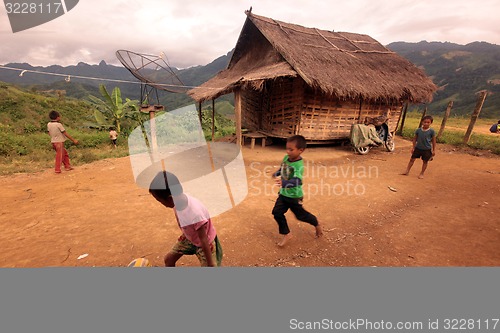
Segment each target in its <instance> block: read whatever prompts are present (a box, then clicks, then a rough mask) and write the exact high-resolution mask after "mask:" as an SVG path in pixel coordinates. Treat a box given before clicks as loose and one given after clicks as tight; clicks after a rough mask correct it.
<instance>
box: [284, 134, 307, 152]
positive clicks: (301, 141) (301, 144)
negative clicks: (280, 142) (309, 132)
mask: <svg viewBox="0 0 500 333" xmlns="http://www.w3.org/2000/svg"><path fill="white" fill-rule="evenodd" d="M286 142H293V143H295V147H297V148H298V149H306V147H307V141H306V138H304V137H303V136H302V135H294V136H291V137H289V138H288V139H286Z"/></svg>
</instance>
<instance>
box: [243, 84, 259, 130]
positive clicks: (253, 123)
mask: <svg viewBox="0 0 500 333" xmlns="http://www.w3.org/2000/svg"><path fill="white" fill-rule="evenodd" d="M241 110H242V112H241V126H242V128H246V129H248V130H250V131H258V130H260V127H261V124H262V114H263V112H264V110H263V108H262V94H261V93H259V92H258V91H255V90H250V89H246V90H243V91H242V92H241Z"/></svg>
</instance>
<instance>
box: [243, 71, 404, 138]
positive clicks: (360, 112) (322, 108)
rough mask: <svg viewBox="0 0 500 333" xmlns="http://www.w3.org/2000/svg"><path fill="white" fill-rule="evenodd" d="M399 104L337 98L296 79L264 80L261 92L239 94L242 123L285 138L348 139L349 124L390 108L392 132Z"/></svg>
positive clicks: (390, 127) (374, 115) (248, 91)
mask: <svg viewBox="0 0 500 333" xmlns="http://www.w3.org/2000/svg"><path fill="white" fill-rule="evenodd" d="M401 109H402V104H401V103H399V102H395V103H394V104H388V103H387V102H385V103H384V102H367V101H363V102H360V101H359V100H340V99H338V98H335V97H328V96H325V95H323V94H319V93H315V92H314V91H312V90H311V89H307V88H306V85H305V83H304V81H303V80H301V79H299V78H295V79H293V78H289V79H278V80H273V81H268V82H267V83H266V85H265V88H264V90H263V91H261V92H257V91H255V90H249V89H247V90H244V91H243V93H242V126H243V128H247V129H249V130H250V131H260V132H263V133H266V134H267V135H269V136H271V137H279V138H287V137H289V136H292V135H295V134H300V135H303V136H304V137H305V138H306V139H307V140H309V141H318V142H322V141H325V142H327V141H333V140H339V139H348V138H349V135H350V131H351V126H352V125H353V124H358V123H363V122H364V120H365V117H377V116H380V115H383V114H384V113H386V112H387V111H388V110H389V111H390V113H389V116H390V122H389V129H390V131H391V132H392V131H394V130H395V129H396V126H397V122H398V120H399V117H400V116H401Z"/></svg>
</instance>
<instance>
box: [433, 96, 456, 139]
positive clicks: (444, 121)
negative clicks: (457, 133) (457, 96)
mask: <svg viewBox="0 0 500 333" xmlns="http://www.w3.org/2000/svg"><path fill="white" fill-rule="evenodd" d="M452 107H453V101H449V102H448V106H447V107H446V111H445V113H444V116H443V121H441V128H440V129H439V132H438V135H437V136H436V139H439V138H440V137H441V135H443V132H444V128H445V126H446V121H447V120H448V117H449V116H450V113H451V108H452Z"/></svg>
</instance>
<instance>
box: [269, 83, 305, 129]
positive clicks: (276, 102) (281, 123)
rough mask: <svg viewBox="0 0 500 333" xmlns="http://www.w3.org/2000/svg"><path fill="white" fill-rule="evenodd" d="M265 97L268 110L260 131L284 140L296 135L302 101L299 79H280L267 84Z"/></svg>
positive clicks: (301, 85) (301, 84)
mask: <svg viewBox="0 0 500 333" xmlns="http://www.w3.org/2000/svg"><path fill="white" fill-rule="evenodd" d="M267 88H268V89H267V90H266V92H267V94H266V97H265V98H267V100H268V103H269V105H268V108H267V112H266V113H265V115H264V117H263V119H262V120H263V121H262V129H263V131H264V132H266V133H267V134H269V135H271V136H276V137H281V138H286V137H289V136H292V135H294V134H297V132H298V128H299V125H300V109H301V105H302V100H303V81H302V80H301V79H281V80H277V81H271V82H269V85H268V86H267Z"/></svg>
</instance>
